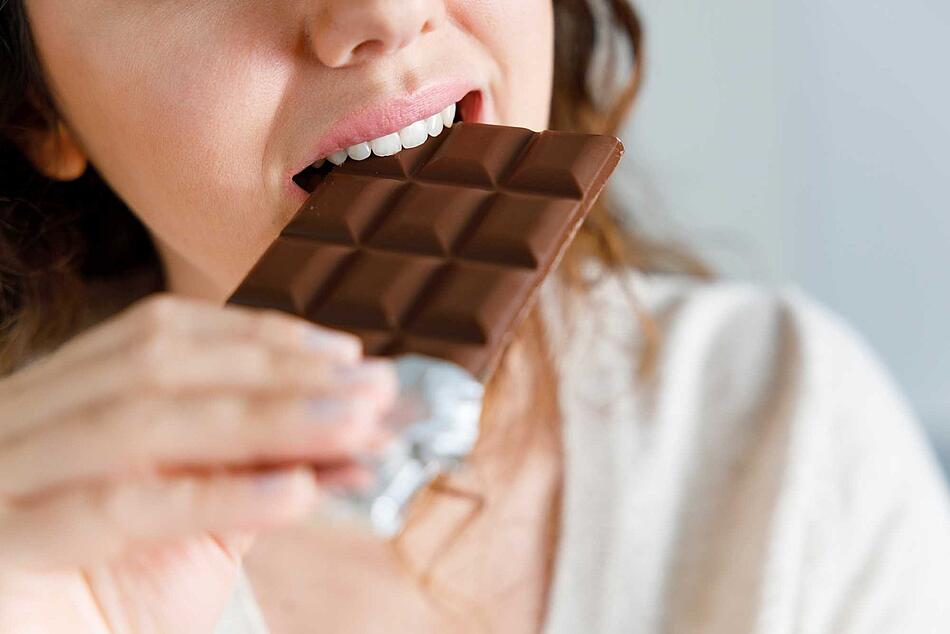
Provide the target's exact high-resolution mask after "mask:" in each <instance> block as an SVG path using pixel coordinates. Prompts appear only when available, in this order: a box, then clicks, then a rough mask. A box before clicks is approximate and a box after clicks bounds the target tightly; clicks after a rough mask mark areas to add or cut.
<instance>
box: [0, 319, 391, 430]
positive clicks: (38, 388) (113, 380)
mask: <svg viewBox="0 0 950 634" xmlns="http://www.w3.org/2000/svg"><path fill="white" fill-rule="evenodd" d="M387 365H390V362H388V361H383V360H368V361H365V362H363V363H362V364H360V365H340V364H338V363H336V362H335V360H334V359H332V358H327V357H320V356H317V355H314V354H313V353H311V352H306V351H299V350H284V351H275V350H273V349H268V348H265V347H262V346H259V345H255V344H252V343H245V342H230V341H224V342H222V341H217V342H206V343H204V344H202V345H199V346H195V345H194V344H191V343H189V342H186V341H182V340H177V339H174V338H165V337H157V338H153V339H150V340H145V341H141V342H138V343H137V344H135V345H133V346H131V347H129V348H128V349H127V350H125V351H123V353H122V354H121V357H120V358H119V359H115V358H109V357H104V358H102V359H99V360H97V361H94V362H92V363H91V364H89V365H88V366H85V367H84V368H82V369H81V371H77V372H75V373H72V374H71V375H69V376H68V377H61V378H60V379H59V380H57V379H51V380H50V381H48V382H45V383H39V382H38V383H36V384H34V385H33V386H30V387H28V388H24V389H23V390H22V391H20V392H19V393H17V394H15V395H10V394H8V395H7V398H5V399H0V402H2V405H0V407H2V408H6V409H9V410H10V411H11V412H16V415H11V416H10V417H9V418H8V419H4V418H3V416H2V412H0V419H3V420H4V421H5V423H4V425H3V426H2V427H0V440H2V439H4V438H10V437H14V436H16V435H19V434H20V433H21V432H22V431H23V430H26V429H30V428H33V427H36V426H39V425H41V424H45V422H46V421H51V420H57V419H60V418H65V417H69V415H70V414H71V413H73V412H77V411H80V410H85V409H90V408H95V407H97V406H102V404H103V403H108V402H111V401H115V400H120V399H123V398H125V399H130V398H143V397H157V398H162V397H165V398H170V397H174V396H179V395H184V394H190V395H199V394H200V395H207V396H212V395H213V394H215V393H218V394H220V393H222V392H227V391H232V392H234V391H237V392H242V393H247V392H269V393H280V394H286V395H293V394H313V395H319V394H331V393H333V394H335V395H344V394H346V395H352V396H365V397H367V398H375V397H377V396H378V397H380V399H381V400H385V399H386V398H388V396H387V395H388V394H389V393H392V394H394V393H395V391H396V381H395V375H394V372H393V370H392V368H388V367H384V366H387ZM376 384H380V385H378V386H377V387H374V388H373V390H374V392H373V393H371V394H358V392H360V391H361V390H365V389H366V386H367V385H370V386H373V385H376ZM51 396H54V397H55V398H51Z"/></svg>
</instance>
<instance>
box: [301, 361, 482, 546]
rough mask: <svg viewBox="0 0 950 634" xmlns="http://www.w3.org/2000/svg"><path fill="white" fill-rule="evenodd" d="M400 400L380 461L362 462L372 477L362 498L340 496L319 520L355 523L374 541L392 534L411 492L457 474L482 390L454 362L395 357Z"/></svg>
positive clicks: (473, 433) (474, 430)
mask: <svg viewBox="0 0 950 634" xmlns="http://www.w3.org/2000/svg"><path fill="white" fill-rule="evenodd" d="M394 362H395V366H396V372H397V375H398V377H399V396H398V398H397V401H396V404H395V406H394V407H393V409H392V410H391V411H390V413H389V414H388V416H387V417H386V419H385V421H384V423H385V424H386V425H387V426H389V427H390V428H391V429H393V430H394V431H396V432H397V433H396V436H395V438H394V440H393V441H392V442H391V443H390V444H389V445H388V446H387V447H386V449H385V450H384V451H383V453H382V455H381V456H378V457H375V458H365V459H363V460H362V462H363V464H365V465H366V466H369V467H370V468H371V469H372V471H373V472H374V474H375V476H376V480H375V484H374V485H373V487H372V489H371V490H369V491H367V492H366V493H363V494H359V493H354V492H340V493H338V494H336V495H332V496H330V497H329V498H328V499H324V500H322V501H321V503H320V504H319V505H318V507H319V508H318V510H317V520H318V521H321V522H328V521H329V522H334V521H355V522H357V523H359V524H362V525H364V526H365V527H366V528H369V529H370V530H371V531H372V532H374V533H376V534H377V535H379V536H381V537H391V536H393V535H395V534H397V533H398V532H399V531H400V530H401V529H402V526H403V522H404V519H405V512H406V509H407V508H408V506H409V504H410V502H411V501H412V499H413V497H414V496H415V494H416V493H417V492H418V491H419V490H420V489H422V488H423V487H424V486H425V485H426V484H428V483H429V482H430V481H431V480H432V479H433V478H434V477H435V476H436V475H438V474H439V473H441V472H447V471H451V470H453V469H455V468H457V467H458V466H459V465H460V464H461V463H462V462H463V461H464V460H465V458H466V457H467V456H468V455H469V453H470V452H471V451H472V448H473V447H474V446H475V442H476V441H477V440H478V431H479V419H480V417H481V412H482V398H483V396H484V386H483V385H482V384H481V383H480V382H479V381H478V380H477V379H475V377H474V376H472V375H471V374H470V373H469V372H468V371H466V370H465V369H464V368H462V367H461V366H459V365H456V364H454V363H451V362H448V361H443V360H441V359H435V358H432V357H426V356H422V355H416V354H412V355H404V356H400V357H396V358H395V360H394Z"/></svg>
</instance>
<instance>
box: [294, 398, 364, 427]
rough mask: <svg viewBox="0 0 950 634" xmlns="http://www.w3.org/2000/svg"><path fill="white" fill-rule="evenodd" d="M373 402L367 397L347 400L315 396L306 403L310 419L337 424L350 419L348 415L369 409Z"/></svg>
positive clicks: (324, 423) (321, 423) (358, 413)
mask: <svg viewBox="0 0 950 634" xmlns="http://www.w3.org/2000/svg"><path fill="white" fill-rule="evenodd" d="M374 407H375V404H374V403H373V402H372V401H370V400H369V399H365V398H354V399H348V400H345V401H344V400H338V399H327V398H315V399H311V400H310V401H309V402H308V403H307V415H308V417H309V418H310V420H311V421H313V422H314V423H317V424H320V425H338V424H340V423H343V422H346V421H349V420H351V416H350V415H356V416H359V415H360V414H364V413H366V412H368V411H371V410H372V409H373V408H374Z"/></svg>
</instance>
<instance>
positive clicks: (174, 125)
mask: <svg viewBox="0 0 950 634" xmlns="http://www.w3.org/2000/svg"><path fill="white" fill-rule="evenodd" d="M46 1H47V2H49V1H52V0H46ZM56 1H59V0H56ZM89 4H90V5H93V7H95V5H97V4H102V5H104V4H109V3H89ZM171 4H173V3H170V4H169V5H167V6H171ZM174 4H176V5H177V6H176V7H175V8H176V9H177V10H176V11H171V10H167V11H163V10H161V9H154V10H143V9H141V8H138V9H134V8H133V9H121V8H118V9H117V8H115V7H111V8H109V9H108V10H106V9H104V8H100V9H99V11H98V13H99V15H97V14H96V13H97V12H96V11H95V10H93V11H92V14H91V15H89V14H86V17H84V18H83V19H82V20H81V23H76V21H72V20H66V19H65V18H64V19H63V21H62V22H59V23H57V21H56V20H54V19H51V20H45V21H43V22H42V27H43V28H44V30H45V32H44V33H42V34H41V35H42V36H43V37H44V39H45V42H43V43H42V44H43V46H42V47H41V49H42V50H43V52H44V57H46V58H47V59H46V60H45V61H46V63H47V64H48V73H49V74H50V75H51V77H52V80H53V83H54V84H55V87H56V91H57V93H58V94H59V95H60V101H61V107H62V109H63V111H64V114H65V116H66V118H67V120H68V122H69V124H70V125H71V127H72V128H73V129H74V130H75V131H76V134H77V136H78V137H79V139H80V141H81V142H82V143H83V145H84V147H85V148H86V150H87V152H88V154H89V156H90V158H91V160H92V161H93V163H94V164H95V166H96V168H97V169H98V170H99V171H100V173H102V175H103V177H104V178H105V179H106V180H107V181H108V182H109V184H110V186H111V187H112V188H113V189H114V190H115V191H116V192H117V193H118V194H119V195H120V196H121V197H122V198H123V200H124V201H125V202H126V203H127V204H128V205H129V206H130V207H131V208H132V209H134V210H135V211H136V213H137V214H138V215H139V216H140V217H141V218H142V220H143V221H144V222H145V223H146V225H148V226H149V228H150V230H151V231H152V232H153V233H154V234H155V235H156V236H157V237H158V238H160V239H161V241H162V242H163V243H165V244H166V245H167V246H169V247H170V248H172V249H173V250H174V251H176V253H177V254H178V256H179V257H184V258H185V259H187V260H190V261H191V262H192V263H193V264H195V265H196V266H198V267H199V268H201V269H202V270H204V271H206V272H207V273H209V274H211V275H213V276H219V275H221V276H223V275H227V274H228V271H229V270H230V269H241V268H244V267H246V266H247V260H248V258H253V257H256V253H257V252H259V251H260V250H261V249H262V248H263V245H266V243H267V241H268V240H269V239H270V238H271V237H272V235H273V234H274V233H276V231H277V230H279V227H280V226H282V224H283V222H284V221H286V220H287V218H289V215H290V214H292V212H293V210H292V209H288V208H286V205H287V203H288V202H289V201H285V200H282V197H281V190H280V188H279V172H280V169H279V167H280V166H279V165H278V164H277V161H276V158H277V157H276V156H272V155H271V153H270V152H272V151H273V149H272V148H269V147H268V143H267V141H268V139H269V138H270V127H271V126H272V125H273V123H274V121H275V118H276V115H277V109H278V104H279V102H280V97H281V94H282V93H283V91H284V88H283V84H284V83H285V82H286V81H288V80H289V78H290V71H289V68H290V66H289V63H288V62H287V60H281V59H276V55H275V54H274V53H273V51H279V50H281V48H280V47H277V46H274V45H273V39H272V38H274V37H279V35H275V33H276V29H277V26H278V25H276V24H274V25H269V24H268V25H265V24H264V23H263V22H262V21H261V19H264V20H266V18H263V16H262V15H251V12H252V11H253V9H250V8H248V9H241V10H221V9H220V6H221V5H220V4H218V3H174ZM186 4H187V6H185V5H186ZM241 4H242V6H243V5H244V3H241ZM250 4H251V3H248V6H249V5H250ZM215 5H216V6H217V7H219V9H218V10H217V14H215V13H214V7H215ZM252 18H253V19H252ZM93 25H94V28H92V27H93ZM271 26H273V29H270V27H271ZM269 29H270V30H269ZM266 33H270V35H265V34H266ZM267 38H271V39H267Z"/></svg>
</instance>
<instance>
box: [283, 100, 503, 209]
mask: <svg viewBox="0 0 950 634" xmlns="http://www.w3.org/2000/svg"><path fill="white" fill-rule="evenodd" d="M443 92H444V91H443ZM430 95H432V96H430V97H429V98H428V102H429V103H433V99H439V97H438V96H437V95H438V92H437V91H434V92H431V93H430ZM443 99H444V98H443ZM435 103H438V102H435ZM449 103H454V102H449ZM483 104H484V98H483V95H482V92H481V91H480V90H472V91H469V92H468V93H466V94H465V95H464V96H463V97H462V98H461V99H459V100H458V107H457V108H456V114H455V122H459V121H469V122H481V120H482V118H483V110H484V105H483ZM447 105H448V104H447ZM432 107H433V106H426V105H425V104H416V105H415V106H414V107H413V108H412V109H408V110H405V111H404V112H403V113H401V114H400V115H399V116H400V117H402V118H403V119H406V118H410V117H412V116H416V115H415V113H416V112H418V111H419V110H420V109H423V108H432ZM437 111H438V110H437ZM377 112H382V113H383V114H382V117H383V119H382V121H383V123H382V124H379V123H375V124H374V123H373V122H370V123H369V124H367V123H365V122H364V123H363V124H362V126H360V125H359V124H357V125H356V126H355V127H356V128H360V127H361V128H362V130H366V129H367V126H368V125H369V126H372V125H376V128H374V129H379V125H393V123H391V122H393V121H394V120H398V119H394V118H393V116H392V115H391V114H387V113H386V112H385V110H384V109H378V110H377ZM386 117H388V118H386ZM354 118H355V116H351V117H348V118H347V119H344V120H343V122H342V123H339V124H337V125H336V126H334V129H338V128H341V127H343V126H345V125H346V121H347V120H353V119H354ZM360 133H361V131H357V132H354V131H350V132H348V133H347V134H348V135H349V136H347V137H343V133H341V132H339V130H337V131H336V132H334V131H333V130H331V132H330V133H328V134H327V135H325V136H324V137H323V139H322V140H321V141H319V142H318V148H319V149H317V150H316V151H315V154H314V158H313V160H311V161H310V164H308V165H307V166H306V167H304V168H303V169H301V170H300V171H298V172H297V173H296V174H295V175H294V176H293V177H292V179H293V182H294V183H295V184H296V187H294V189H295V190H297V191H298V192H299V191H300V190H301V189H302V190H304V192H306V193H310V192H312V191H313V186H312V183H314V182H316V181H317V180H318V179H315V178H314V176H315V175H316V174H326V173H328V172H329V171H330V170H331V169H333V167H334V165H333V163H331V162H330V161H326V162H325V163H324V164H323V165H322V166H321V167H319V168H317V167H314V166H313V165H312V163H313V162H314V161H316V160H317V159H318V158H323V157H324V156H326V154H321V152H326V153H329V152H332V151H333V150H335V149H337V148H333V149H331V150H329V152H328V151H327V150H326V149H325V148H326V147H329V146H330V145H331V144H333V143H340V141H334V140H333V139H339V138H345V139H354V138H356V137H355V135H356V134H360ZM343 142H345V141H343ZM358 142H359V139H357V140H354V141H351V143H358Z"/></svg>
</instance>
